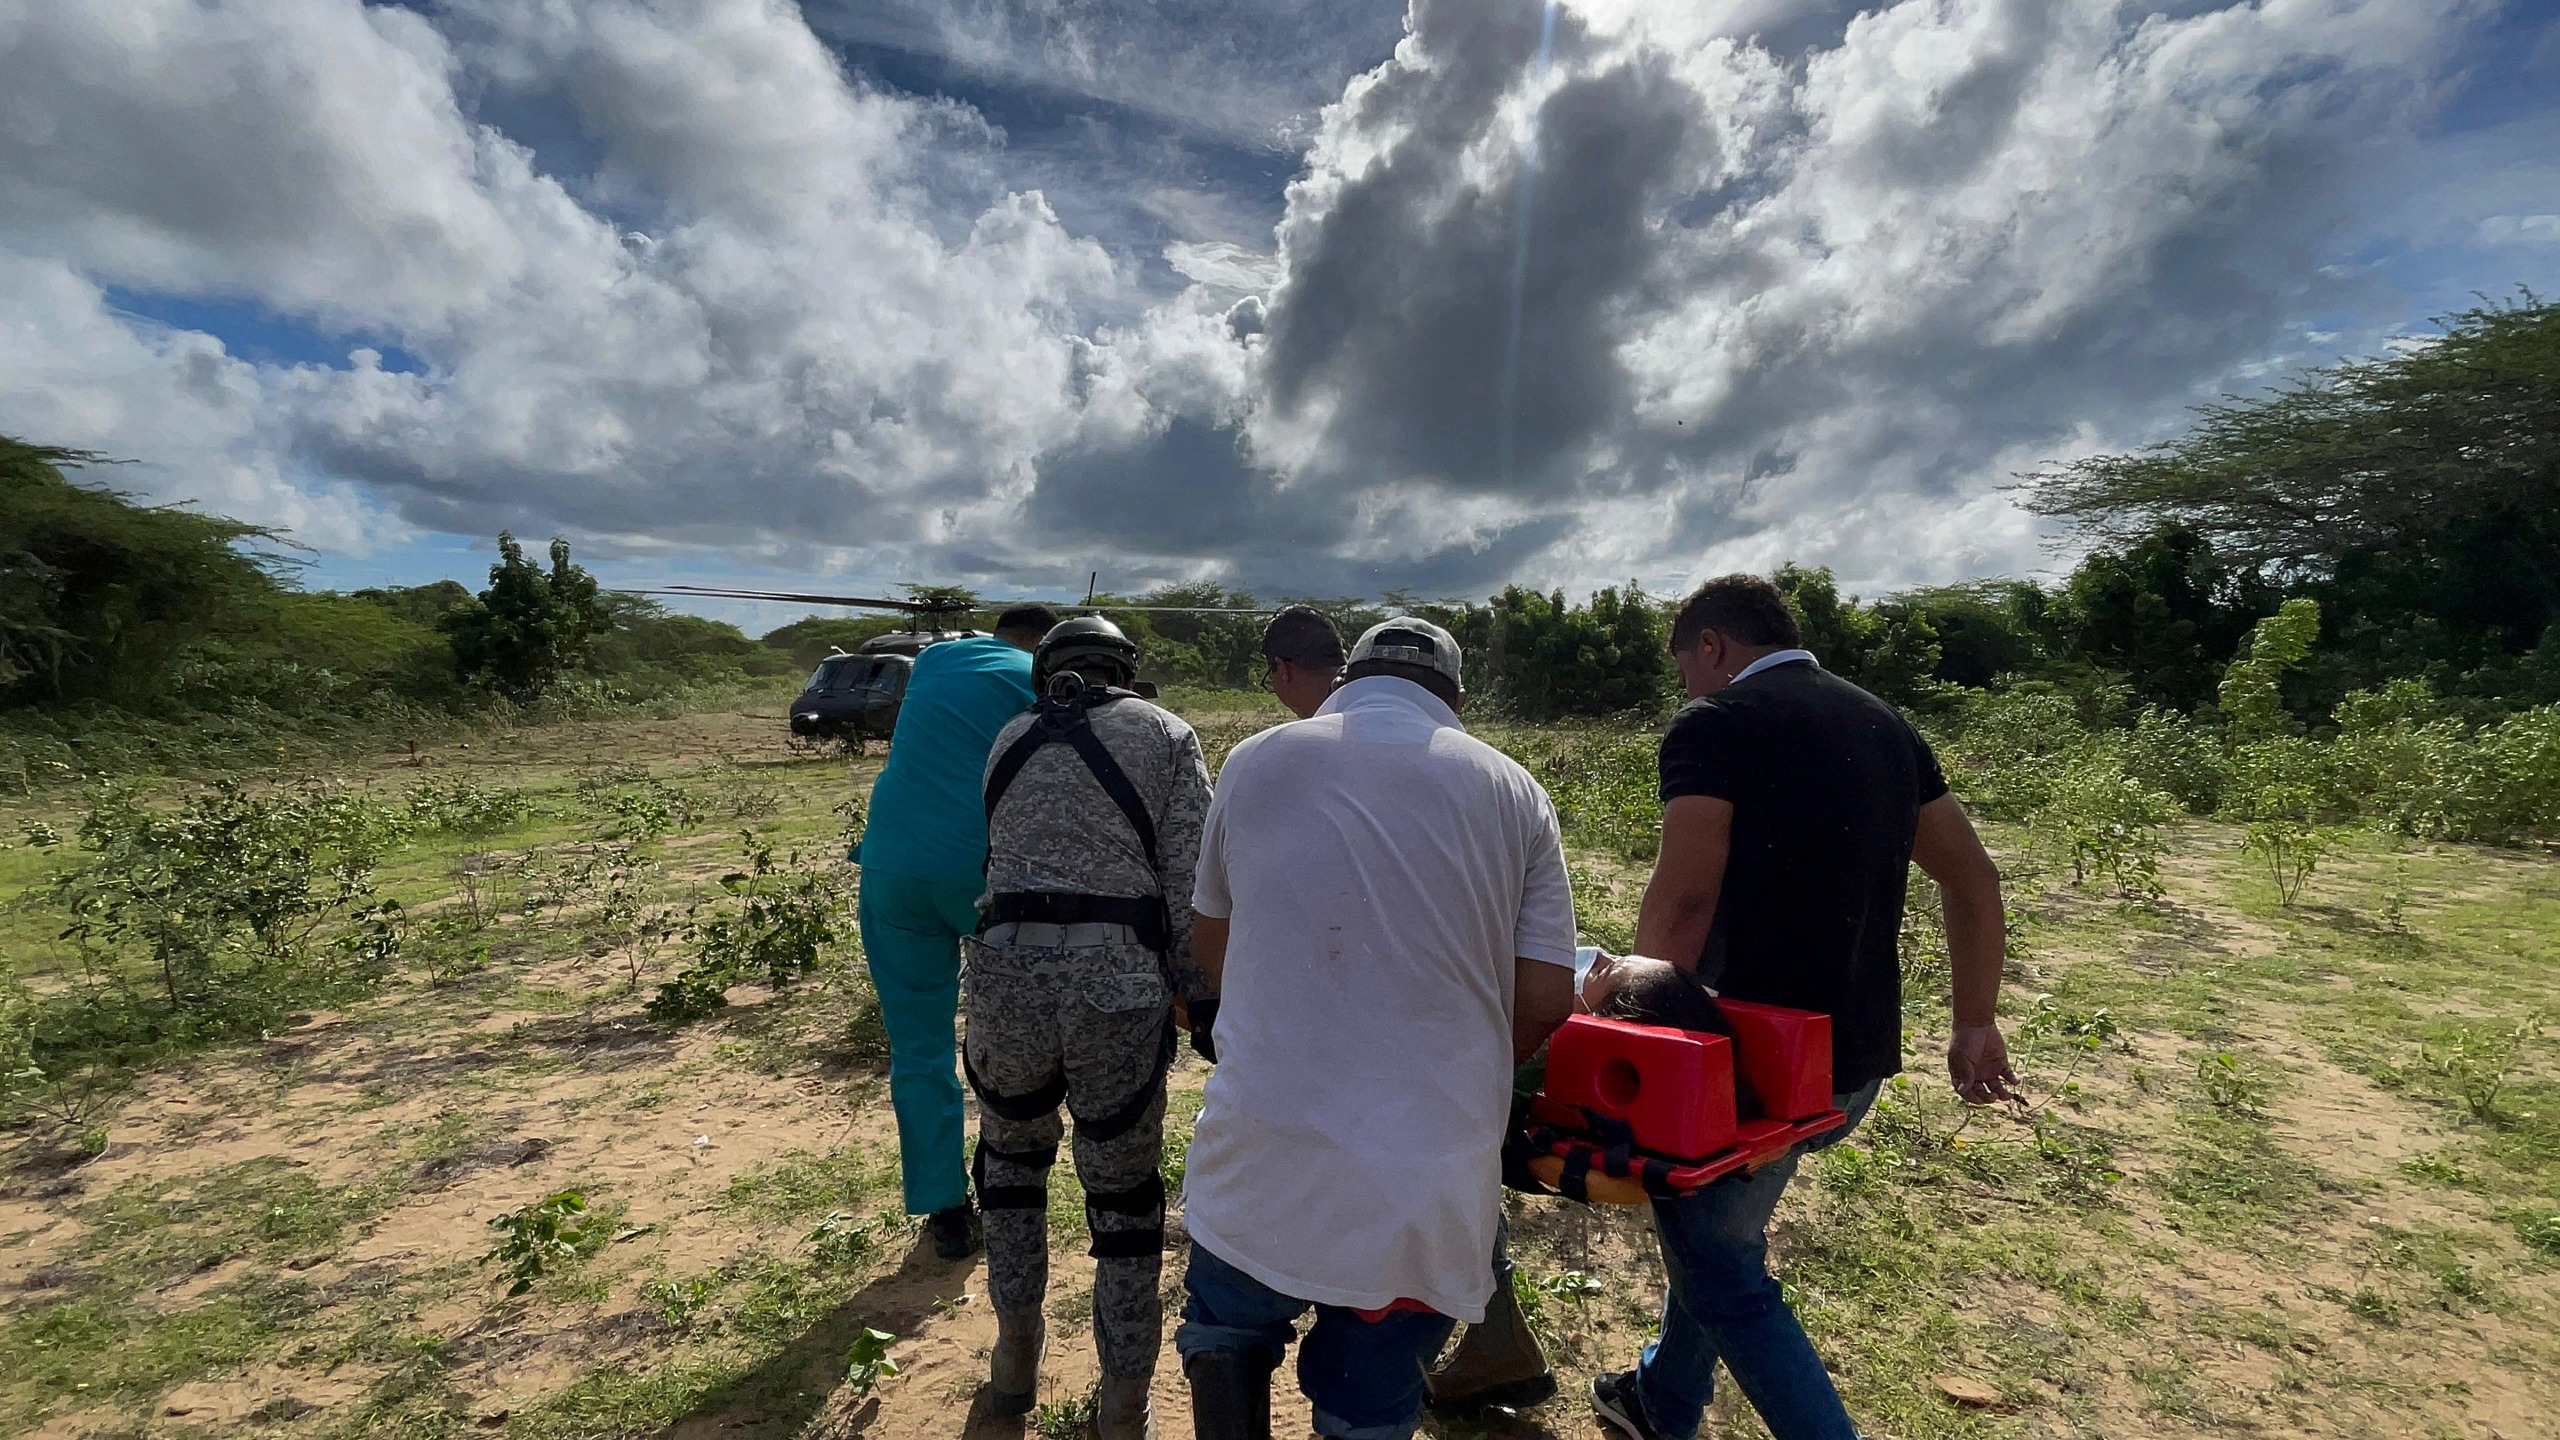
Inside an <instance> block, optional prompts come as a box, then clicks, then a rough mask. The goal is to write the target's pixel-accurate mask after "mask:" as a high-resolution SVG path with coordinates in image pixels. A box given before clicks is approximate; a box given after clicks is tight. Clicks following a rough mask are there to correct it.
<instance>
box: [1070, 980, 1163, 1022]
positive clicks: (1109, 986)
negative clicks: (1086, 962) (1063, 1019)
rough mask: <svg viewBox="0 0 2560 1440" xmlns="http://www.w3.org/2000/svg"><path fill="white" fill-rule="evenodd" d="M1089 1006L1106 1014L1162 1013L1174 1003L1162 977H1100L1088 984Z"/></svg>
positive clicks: (1087, 996)
mask: <svg viewBox="0 0 2560 1440" xmlns="http://www.w3.org/2000/svg"><path fill="white" fill-rule="evenodd" d="M1084 998H1085V1003H1087V1004H1089V1005H1091V1006H1092V1007H1093V1008H1094V1009H1096V1010H1099V1011H1101V1012H1102V1013H1103V1014H1105V1015H1122V1014H1126V1013H1128V1012H1129V1011H1132V1010H1160V1009H1162V1008H1164V1007H1165V1006H1166V1005H1167V1004H1170V1003H1171V999H1170V997H1169V996H1167V995H1166V994H1165V987H1164V977H1163V976H1161V975H1152V974H1150V975H1097V976H1095V977H1094V978H1093V979H1091V980H1088V981H1086V982H1085V986H1084Z"/></svg>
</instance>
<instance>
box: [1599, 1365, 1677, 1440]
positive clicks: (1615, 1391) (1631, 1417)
mask: <svg viewBox="0 0 2560 1440" xmlns="http://www.w3.org/2000/svg"><path fill="white" fill-rule="evenodd" d="M1591 1413H1592V1414H1594V1415H1597V1416H1599V1417H1600V1421H1601V1423H1602V1424H1605V1425H1607V1426H1608V1427H1609V1428H1611V1429H1613V1430H1615V1431H1617V1432H1618V1433H1619V1434H1621V1435H1624V1436H1626V1437H1627V1440H1662V1432H1661V1431H1659V1430H1656V1429H1654V1428H1653V1422H1651V1421H1649V1420H1647V1419H1645V1418H1644V1399H1643V1397H1641V1396H1639V1395H1638V1394H1637V1393H1636V1372H1634V1371H1633V1370H1629V1371H1625V1372H1623V1373H1621V1374H1617V1375H1595V1376H1593V1377H1591Z"/></svg>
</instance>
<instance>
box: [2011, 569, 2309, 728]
mask: <svg viewBox="0 0 2560 1440" xmlns="http://www.w3.org/2000/svg"><path fill="white" fill-rule="evenodd" d="M2277 599H2278V595H2277V593H2276V588H2275V587H2274V586H2273V585H2271V584H2269V583H2268V582H2267V581H2266V579H2265V578H2264V577H2263V576H2261V575H2260V574H2259V573H2258V572H2257V571H2256V570H2254V569H2248V568H2243V567H2240V566H2235V565H2233V564H2231V563H2230V562H2229V561H2227V560H2225V559H2224V558H2223V557H2222V556H2221V555H2220V554H2219V553H2218V552H2217V551H2216V550H2215V549H2214V547H2213V544H2212V542H2210V541H2208V540H2206V539H2205V538H2204V537H2203V536H2202V535H2199V534H2197V533H2196V532H2195V531H2193V530H2187V529H2181V528H2175V527H2172V528H2169V529H2164V530H2160V531H2156V532H2154V533H2152V534H2149V535H2145V536H2143V537H2141V538H2140V539H2139V540H2137V541H2135V542H2134V543H2133V544H2131V545H2128V546H2125V547H2123V548H2121V549H2102V550H2097V551H2093V552H2091V553H2090V555H2089V556H2088V558H2086V559H2084V560H2082V561H2081V562H2080V565H2079V568H2077V569H2075V570H2074V571H2072V572H2071V578H2070V579H2069V580H2067V581H2065V582H2064V583H2063V586H2062V591H2061V594H2060V595H2059V596H2058V597H2056V601H2055V606H2054V608H2055V610H2056V611H2057V615H2056V620H2057V622H2058V626H2059V628H2061V629H2062V630H2064V631H2067V632H2068V635H2069V640H2068V648H2069V650H2070V652H2071V654H2073V655H2074V656H2076V657H2077V658H2079V659H2081V660H2083V661H2085V662H2086V663H2088V664H2090V665H2094V666H2097V667H2099V668H2101V669H2105V670H2112V671H2115V672H2117V673H2119V674H2121V675H2123V676H2124V678H2125V683H2126V684H2127V685H2129V686H2131V687H2132V690H2133V694H2134V698H2135V699H2136V700H2137V701H2139V702H2142V703H2145V704H2151V705H2158V706H2161V707H2163V708H2165V709H2171V710H2184V711H2189V712H2192V711H2194V710H2196V709H2197V708H2198V707H2200V706H2203V705H2205V704H2208V703H2210V702H2211V701H2212V699H2213V696H2214V691H2215V688H2216V687H2217V686H2218V685H2219V684H2220V682H2221V678H2222V668H2223V666H2224V665H2225V664H2226V663H2228V662H2229V660H2230V658H2231V656H2232V654H2233V652H2234V651H2236V650H2237V649H2238V648H2239V646H2240V642H2241V640H2242V639H2243V638H2244V637H2246V636H2247V635H2248V633H2249V627H2250V626H2252V625H2254V624H2256V623H2257V621H2258V619H2259V617H2261V616H2263V615H2266V614H2268V613H2269V612H2271V611H2273V610H2274V609H2275V607H2276V602H2277Z"/></svg>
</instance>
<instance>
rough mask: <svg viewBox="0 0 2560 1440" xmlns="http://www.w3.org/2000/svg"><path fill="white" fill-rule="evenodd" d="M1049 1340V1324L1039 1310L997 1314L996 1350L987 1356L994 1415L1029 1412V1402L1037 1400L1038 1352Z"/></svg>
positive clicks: (1038, 1388) (988, 1383)
mask: <svg viewBox="0 0 2560 1440" xmlns="http://www.w3.org/2000/svg"><path fill="white" fill-rule="evenodd" d="M1048 1339H1049V1326H1048V1322H1047V1321H1046V1320H1044V1319H1043V1318H1042V1317H1041V1314H1040V1312H1039V1311H1037V1310H1034V1311H1032V1312H1030V1313H1029V1314H1027V1315H1008V1314H1006V1313H1004V1312H1003V1311H1001V1310H999V1311H997V1312H996V1348H995V1350H994V1351H993V1352H992V1353H991V1354H989V1355H988V1357H987V1388H988V1389H989V1390H990V1391H992V1392H993V1395H992V1397H991V1399H990V1408H992V1409H993V1410H994V1411H995V1413H996V1414H998V1415H1023V1414H1028V1413H1030V1410H1031V1403H1032V1402H1033V1401H1034V1400H1037V1399H1038V1398H1039V1397H1040V1350H1041V1347H1042V1346H1044V1345H1045V1344H1047V1342H1048Z"/></svg>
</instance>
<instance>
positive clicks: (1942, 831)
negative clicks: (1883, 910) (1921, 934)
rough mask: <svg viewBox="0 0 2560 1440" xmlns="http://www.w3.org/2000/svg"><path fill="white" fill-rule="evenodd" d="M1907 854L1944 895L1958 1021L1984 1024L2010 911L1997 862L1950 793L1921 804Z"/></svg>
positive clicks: (1991, 1011) (1990, 1012) (1994, 1003)
mask: <svg viewBox="0 0 2560 1440" xmlns="http://www.w3.org/2000/svg"><path fill="white" fill-rule="evenodd" d="M1911 858H1912V860H1913V861H1914V862H1916V863H1917V864H1918V865H1919V866H1920V868H1921V869H1922V870H1923V871H1925V872H1927V874H1928V876H1929V878H1930V879H1932V880H1935V881H1937V882H1938V893H1939V894H1940V896H1941V897H1943V899H1944V901H1945V909H1944V913H1945V915H1946V921H1947V961H1948V967H1949V968H1950V969H1951V970H1953V971H1954V972H1955V987H1954V988H1955V994H1954V995H1953V996H1952V997H1951V998H1952V999H1953V1001H1954V1005H1955V1016H1956V1023H1957V1024H1958V1025H1988V1024H1990V1023H1991V1022H1992V1021H1993V1020H1994V1019H1995V1018H1997V1016H1998V1013H1999V1004H2000V972H2001V969H2002V968H2003V967H2004V966H2005V965H2006V964H2007V963H2008V957H2009V916H2008V910H2007V907H2006V905H2005V904H2004V903H2003V902H2002V900H2001V898H2000V867H1999V866H1997V865H1994V864H1993V863H1992V862H1991V852H1990V851H1988V850H1985V849H1984V848H1983V847H1982V836H1981V835H1980V834H1979V833H1977V832H1976V831H1975V830H1974V828H1973V821H1972V820H1970V819H1968V818H1966V816H1965V813H1964V807H1962V806H1961V805H1959V804H1957V803H1956V798H1955V797H1954V796H1952V795H1941V796H1939V797H1938V798H1937V799H1935V800H1933V801H1931V802H1929V803H1928V804H1927V805H1924V806H1922V807H1921V809H1920V824H1919V828H1918V831H1917V832H1916V833H1915V834H1914V836H1913V837H1912V845H1911Z"/></svg>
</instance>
